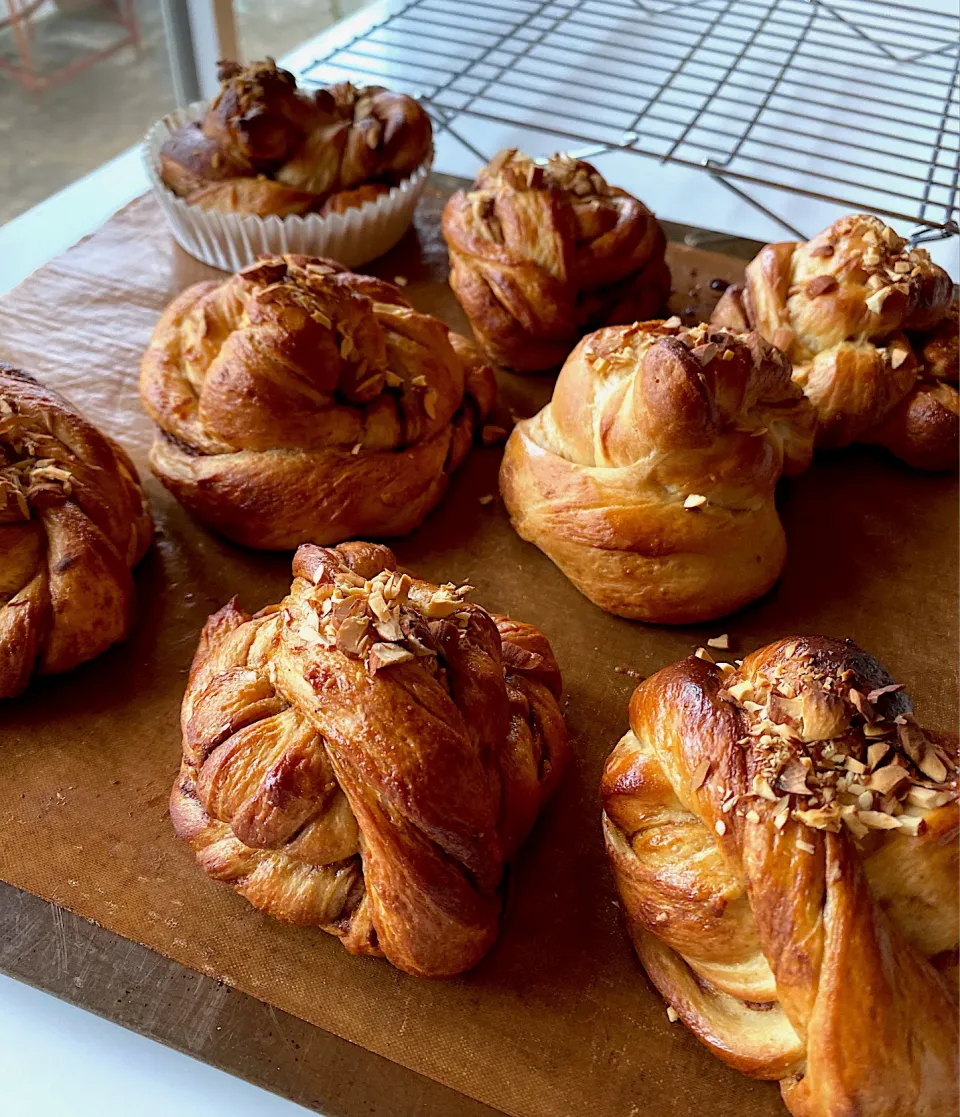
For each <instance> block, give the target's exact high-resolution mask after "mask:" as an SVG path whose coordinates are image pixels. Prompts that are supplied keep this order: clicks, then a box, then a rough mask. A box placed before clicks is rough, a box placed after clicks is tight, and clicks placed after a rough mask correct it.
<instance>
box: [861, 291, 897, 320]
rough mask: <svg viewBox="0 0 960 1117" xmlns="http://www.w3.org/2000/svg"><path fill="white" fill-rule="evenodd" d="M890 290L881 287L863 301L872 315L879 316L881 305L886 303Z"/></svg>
mask: <svg viewBox="0 0 960 1117" xmlns="http://www.w3.org/2000/svg"><path fill="white" fill-rule="evenodd" d="M892 290H893V288H892V287H881V288H880V289H879V290H878V291H875V292H874V293H873V294H872V295H869V296H868V297H867V298H866V300H865V302H866V306H867V310H869V311H870V312H871V313H872V314H880V313H881V311H882V310H883V304H884V303H885V302H886V301H887V298H888V297H889V295H890V292H891V291H892Z"/></svg>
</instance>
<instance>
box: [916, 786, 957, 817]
mask: <svg viewBox="0 0 960 1117" xmlns="http://www.w3.org/2000/svg"><path fill="white" fill-rule="evenodd" d="M950 798H951V795H950V792H949V791H934V790H933V788H932V787H920V786H918V785H915V786H914V787H911V788H910V790H909V792H907V802H908V803H909V804H910V806H911V807H920V808H922V809H923V810H925V811H933V810H936V808H937V807H942V806H943V804H944V803H948V802H949V801H950Z"/></svg>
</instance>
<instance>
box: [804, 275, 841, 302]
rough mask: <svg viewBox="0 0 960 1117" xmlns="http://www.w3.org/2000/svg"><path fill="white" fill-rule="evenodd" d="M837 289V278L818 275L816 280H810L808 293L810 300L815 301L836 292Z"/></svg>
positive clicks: (807, 287)
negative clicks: (821, 296)
mask: <svg viewBox="0 0 960 1117" xmlns="http://www.w3.org/2000/svg"><path fill="white" fill-rule="evenodd" d="M836 287H837V279H836V276H833V275H818V276H817V277H816V278H815V279H811V280H809V282H808V283H807V286H806V293H807V296H808V297H809V298H811V299H815V298H817V296H818V295H825V294H826V293H827V292H828V291H833V290H835V289H836Z"/></svg>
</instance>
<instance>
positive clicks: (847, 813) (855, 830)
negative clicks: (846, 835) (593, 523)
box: [840, 806, 868, 838]
mask: <svg viewBox="0 0 960 1117" xmlns="http://www.w3.org/2000/svg"><path fill="white" fill-rule="evenodd" d="M840 818H841V819H842V820H843V823H844V825H845V826H846V827H847V828H848V829H849V830H850V832H851V834H853V836H854V837H855V838H864V837H866V835H867V833H868V831H867V827H866V826H865V825H864V824H863V823H862V822H861V821H860V818H859V816H858V812H857V809H856V807H853V806H850V807H841V808H840Z"/></svg>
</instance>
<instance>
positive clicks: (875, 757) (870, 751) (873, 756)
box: [867, 741, 890, 768]
mask: <svg viewBox="0 0 960 1117" xmlns="http://www.w3.org/2000/svg"><path fill="white" fill-rule="evenodd" d="M889 751H890V746H889V745H888V744H887V742H886V741H878V742H877V743H876V744H875V745H869V746H868V747H867V767H868V768H876V766H877V765H878V764H879V763H880V761H881V760H883V758H884V757H885V756H886V755H887V753H888V752H889Z"/></svg>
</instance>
